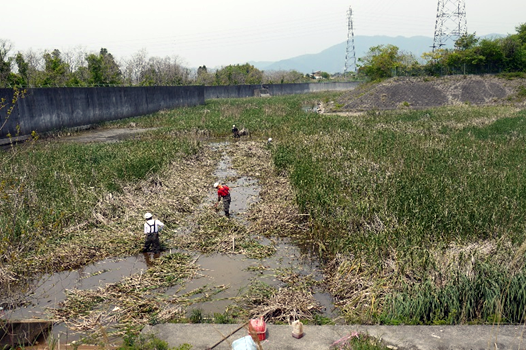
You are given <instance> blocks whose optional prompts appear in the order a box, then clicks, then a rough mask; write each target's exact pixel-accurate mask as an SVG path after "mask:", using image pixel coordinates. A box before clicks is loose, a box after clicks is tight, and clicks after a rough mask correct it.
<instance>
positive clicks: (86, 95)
mask: <svg viewBox="0 0 526 350" xmlns="http://www.w3.org/2000/svg"><path fill="white" fill-rule="evenodd" d="M358 84H359V82H347V83H345V82H342V83H301V84H269V85H232V86H148V87H96V88H71V87H64V88H31V89H27V90H26V91H25V93H24V97H19V98H18V100H17V101H16V102H15V103H14V104H12V103H13V102H12V101H13V97H14V94H15V92H14V90H13V89H0V99H4V101H7V102H5V106H4V107H3V108H0V140H1V139H2V138H4V139H7V140H9V138H8V137H7V135H8V134H9V135H11V136H14V137H22V138H23V137H24V136H27V135H30V134H31V132H32V131H36V132H37V133H38V134H42V133H46V132H49V131H53V130H60V129H64V128H75V127H82V126H86V125H92V124H97V123H100V122H105V121H112V120H118V119H123V118H129V117H137V116H143V115H147V114H150V113H155V112H158V111H160V110H163V109H173V108H178V107H188V106H197V105H202V104H204V103H205V100H207V99H212V98H244V97H252V96H263V95H268V96H280V95H293V94H302V93H308V92H317V91H339V90H351V89H354V88H355V87H356V86H358ZM11 107H13V108H12V110H11ZM8 111H10V115H9V116H8Z"/></svg>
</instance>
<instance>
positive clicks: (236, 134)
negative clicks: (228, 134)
mask: <svg viewBox="0 0 526 350" xmlns="http://www.w3.org/2000/svg"><path fill="white" fill-rule="evenodd" d="M232 135H233V136H234V138H236V139H237V138H239V137H240V136H241V135H239V130H238V128H237V127H236V126H235V125H232Z"/></svg>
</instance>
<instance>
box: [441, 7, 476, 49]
mask: <svg viewBox="0 0 526 350" xmlns="http://www.w3.org/2000/svg"><path fill="white" fill-rule="evenodd" d="M467 33H468V23H467V20H466V3H465V2H464V0H438V7H437V19H436V23H435V37H434V40H433V51H435V50H436V49H440V48H442V46H445V45H446V44H447V42H448V41H449V40H451V41H453V43H454V42H455V41H456V40H457V39H458V38H460V37H461V36H463V35H466V34H467Z"/></svg>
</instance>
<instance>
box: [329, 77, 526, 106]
mask: <svg viewBox="0 0 526 350" xmlns="http://www.w3.org/2000/svg"><path fill="white" fill-rule="evenodd" d="M525 98H526V79H512V80H509V79H504V78H499V77H496V76H450V77H442V78H431V77H397V78H392V79H389V80H386V81H384V82H382V83H379V84H365V85H362V86H360V87H358V88H357V89H355V90H352V91H349V92H348V93H347V94H344V95H342V96H341V97H340V99H339V100H338V101H335V103H334V104H333V105H332V106H327V107H326V110H331V111H333V112H335V111H339V112H343V111H360V110H370V109H397V108H428V107H439V106H455V105H476V106H489V105H509V104H513V105H516V106H518V107H524V106H525V105H526V102H525Z"/></svg>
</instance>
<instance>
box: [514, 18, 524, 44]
mask: <svg viewBox="0 0 526 350" xmlns="http://www.w3.org/2000/svg"><path fill="white" fill-rule="evenodd" d="M515 30H516V31H517V37H518V38H519V40H520V42H521V43H522V45H526V23H522V24H520V25H518V26H517V27H515Z"/></svg>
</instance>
